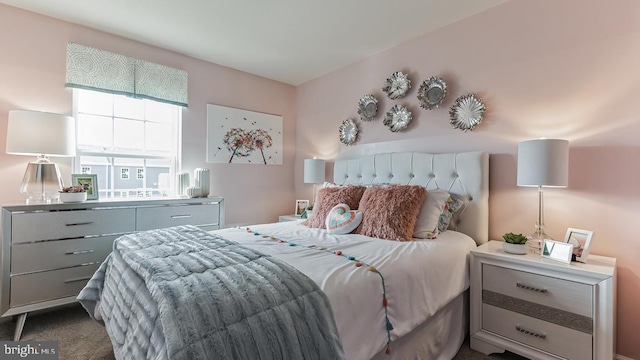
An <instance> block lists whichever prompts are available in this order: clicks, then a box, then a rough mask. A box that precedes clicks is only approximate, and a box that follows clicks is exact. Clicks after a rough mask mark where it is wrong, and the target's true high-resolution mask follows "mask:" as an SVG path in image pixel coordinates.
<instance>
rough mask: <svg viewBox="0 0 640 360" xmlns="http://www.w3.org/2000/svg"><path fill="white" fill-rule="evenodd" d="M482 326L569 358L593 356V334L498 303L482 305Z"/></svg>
mask: <svg viewBox="0 0 640 360" xmlns="http://www.w3.org/2000/svg"><path fill="white" fill-rule="evenodd" d="M482 327H483V329H485V330H488V331H491V332H493V333H496V334H498V335H502V336H505V337H507V338H509V339H512V340H515V341H518V342H520V343H523V344H526V345H529V346H533V347H535V348H537V349H540V350H543V351H546V352H549V353H551V354H554V355H557V356H560V357H563V358H566V359H576V360H585V359H592V358H593V356H592V349H591V348H592V339H591V335H590V334H586V333H583V332H580V331H577V330H572V329H568V328H565V327H562V326H560V325H556V324H551V323H548V322H545V321H542V320H539V319H534V318H531V317H528V316H525V315H522V314H518V313H514V312H512V311H509V310H504V309H500V308H498V307H495V306H491V305H487V304H483V305H482ZM535 334H538V335H542V336H536V335H535Z"/></svg>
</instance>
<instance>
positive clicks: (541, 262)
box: [470, 241, 616, 360]
mask: <svg viewBox="0 0 640 360" xmlns="http://www.w3.org/2000/svg"><path fill="white" fill-rule="evenodd" d="M470 271H471V300H470V302H471V319H470V320H471V324H470V325H471V348H472V349H474V350H477V351H480V352H482V353H484V354H487V355H488V354H490V353H494V352H504V350H509V351H511V352H514V353H517V354H520V355H522V356H525V357H527V358H530V359H598V360H600V359H613V358H615V353H616V351H615V350H616V349H615V344H616V339H615V329H616V327H615V319H616V259H614V258H609V257H604V256H597V255H591V254H589V258H588V260H587V263H586V264H582V263H577V262H572V263H571V264H564V263H561V262H556V261H553V260H549V259H545V258H542V257H540V255H534V254H526V255H511V254H507V253H505V252H504V251H503V250H502V242H501V241H489V242H488V243H486V244H484V245H482V246H479V247H478V248H476V249H474V250H472V251H471V270H470Z"/></svg>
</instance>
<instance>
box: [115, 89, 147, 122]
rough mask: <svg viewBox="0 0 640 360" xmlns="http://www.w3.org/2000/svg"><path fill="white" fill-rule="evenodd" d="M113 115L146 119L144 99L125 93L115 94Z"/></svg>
mask: <svg viewBox="0 0 640 360" xmlns="http://www.w3.org/2000/svg"><path fill="white" fill-rule="evenodd" d="M113 116H115V117H123V118H129V119H144V101H141V100H139V99H134V98H130V97H126V96H124V95H118V96H114V98H113Z"/></svg>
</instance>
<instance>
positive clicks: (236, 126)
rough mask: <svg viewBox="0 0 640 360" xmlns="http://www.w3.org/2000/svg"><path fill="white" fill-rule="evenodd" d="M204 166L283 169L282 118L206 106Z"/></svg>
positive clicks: (218, 106)
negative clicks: (267, 166) (278, 167)
mask: <svg viewBox="0 0 640 360" xmlns="http://www.w3.org/2000/svg"><path fill="white" fill-rule="evenodd" d="M207 162H215V163H229V164H255V165H282V116H279V115H272V114H265V113H259V112H255V111H249V110H242V109H236V108H231V107H227V106H220V105H212V104H207Z"/></svg>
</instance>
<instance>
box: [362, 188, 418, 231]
mask: <svg viewBox="0 0 640 360" xmlns="http://www.w3.org/2000/svg"><path fill="white" fill-rule="evenodd" d="M425 194H426V190H425V188H424V187H422V186H418V185H389V186H373V187H370V188H368V189H367V190H366V191H365V192H364V194H363V195H362V199H361V200H360V206H359V208H358V209H359V210H360V211H361V212H362V223H360V226H359V227H358V228H357V229H356V231H355V233H356V234H360V235H365V236H370V237H375V238H380V239H387V240H398V241H410V240H412V239H413V238H412V235H413V228H414V226H415V224H416V218H417V217H418V212H420V207H421V206H422V202H423V201H424V198H425Z"/></svg>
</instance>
